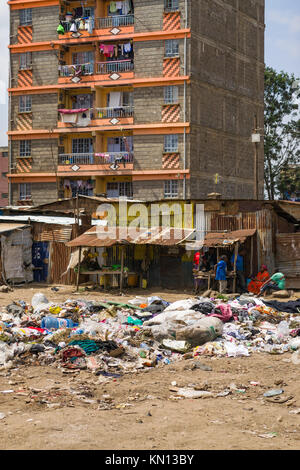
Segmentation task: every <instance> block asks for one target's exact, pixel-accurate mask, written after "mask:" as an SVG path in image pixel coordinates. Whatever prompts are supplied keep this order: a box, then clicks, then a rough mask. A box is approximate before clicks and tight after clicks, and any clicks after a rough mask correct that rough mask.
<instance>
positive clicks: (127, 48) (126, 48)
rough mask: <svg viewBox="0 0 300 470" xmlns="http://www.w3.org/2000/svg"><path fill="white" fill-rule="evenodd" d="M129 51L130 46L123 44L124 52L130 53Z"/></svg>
mask: <svg viewBox="0 0 300 470" xmlns="http://www.w3.org/2000/svg"><path fill="white" fill-rule="evenodd" d="M130 51H131V44H130V42H128V43H127V44H124V52H125V53H127V52H130Z"/></svg>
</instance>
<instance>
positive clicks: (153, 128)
mask: <svg viewBox="0 0 300 470" xmlns="http://www.w3.org/2000/svg"><path fill="white" fill-rule="evenodd" d="M184 129H186V132H187V133H189V132H190V123H188V122H174V123H172V125H171V126H170V124H163V123H159V124H135V125H120V126H112V125H111V126H99V127H78V128H76V127H72V128H63V129H60V128H58V129H54V130H53V133H52V134H50V133H49V131H47V130H45V129H34V130H28V131H8V132H7V135H9V136H11V137H12V140H20V139H22V140H26V139H43V138H46V139H57V138H58V137H59V135H61V134H74V133H76V134H81V133H86V132H88V133H91V132H94V131H98V132H105V131H114V132H118V131H119V132H123V131H126V130H132V131H133V135H157V134H161V135H165V134H183V133H184Z"/></svg>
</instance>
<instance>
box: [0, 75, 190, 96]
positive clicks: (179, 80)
mask: <svg viewBox="0 0 300 470" xmlns="http://www.w3.org/2000/svg"><path fill="white" fill-rule="evenodd" d="M97 77H99V75H95V76H94V78H97ZM184 82H187V83H189V82H190V77H189V76H188V75H183V76H179V77H155V78H153V77H150V78H133V79H128V80H117V82H113V81H112V80H105V81H103V80H101V81H94V82H83V83H82V82H80V84H78V83H76V84H73V83H65V84H58V85H43V86H32V87H26V88H25V87H24V88H20V87H18V88H8V92H9V93H11V94H12V95H22V94H34V93H35V94H39V93H58V92H59V91H60V90H61V89H67V88H70V89H72V88H93V89H94V88H97V87H105V86H108V87H110V86H116V85H117V86H127V85H128V86H133V87H134V88H142V87H148V86H166V85H174V84H176V85H183V84H184Z"/></svg>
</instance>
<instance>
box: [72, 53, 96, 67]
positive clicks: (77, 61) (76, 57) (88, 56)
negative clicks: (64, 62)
mask: <svg viewBox="0 0 300 470" xmlns="http://www.w3.org/2000/svg"><path fill="white" fill-rule="evenodd" d="M72 62H73V64H74V65H82V64H90V63H94V51H85V52H74V53H73V55H72Z"/></svg>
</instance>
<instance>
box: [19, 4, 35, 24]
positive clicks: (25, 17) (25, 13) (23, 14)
mask: <svg viewBox="0 0 300 470" xmlns="http://www.w3.org/2000/svg"><path fill="white" fill-rule="evenodd" d="M19 20H20V26H32V8H23V9H22V10H19Z"/></svg>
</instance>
